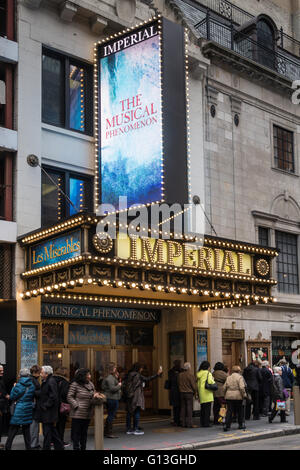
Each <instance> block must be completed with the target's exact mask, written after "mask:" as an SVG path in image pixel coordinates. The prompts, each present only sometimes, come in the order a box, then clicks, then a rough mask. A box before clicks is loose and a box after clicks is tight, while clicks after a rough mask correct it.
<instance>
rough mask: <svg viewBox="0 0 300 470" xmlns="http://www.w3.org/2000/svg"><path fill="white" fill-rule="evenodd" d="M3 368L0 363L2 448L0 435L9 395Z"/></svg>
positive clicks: (0, 447) (0, 446)
mask: <svg viewBox="0 0 300 470" xmlns="http://www.w3.org/2000/svg"><path fill="white" fill-rule="evenodd" d="M3 376H4V368H3V366H2V365H1V364H0V449H4V445H3V444H1V436H2V432H3V428H4V419H5V416H6V413H7V408H8V399H9V395H8V393H7V390H6V385H5V382H4V377H3Z"/></svg>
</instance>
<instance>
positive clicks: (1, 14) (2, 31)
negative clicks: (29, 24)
mask: <svg viewBox="0 0 300 470" xmlns="http://www.w3.org/2000/svg"><path fill="white" fill-rule="evenodd" d="M0 36H6V0H0Z"/></svg>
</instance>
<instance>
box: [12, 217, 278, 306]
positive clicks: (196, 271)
mask: <svg viewBox="0 0 300 470" xmlns="http://www.w3.org/2000/svg"><path fill="white" fill-rule="evenodd" d="M100 220H101V218H100V217H96V216H95V215H94V214H91V215H89V214H82V215H80V217H76V216H74V217H72V218H70V219H69V220H67V221H65V222H62V223H60V224H57V225H55V226H53V227H50V228H47V229H45V230H40V231H39V230H37V231H36V232H34V233H32V234H28V235H27V236H25V237H23V238H22V239H21V240H20V243H21V245H22V246H23V247H24V249H25V250H26V253H27V255H26V259H27V264H26V270H25V271H24V272H23V274H22V279H23V280H24V292H23V293H22V295H21V297H22V298H23V299H24V300H26V299H30V298H32V297H37V296H42V297H43V301H44V302H46V303H47V302H48V303H49V302H52V301H58V302H61V303H72V302H73V303H74V300H76V303H77V302H79V303H80V302H82V303H84V304H91V305H93V304H94V303H95V304H96V305H107V306H109V305H110V306H118V307H119V306H122V305H126V307H127V306H128V305H129V306H131V307H132V306H139V307H141V306H147V307H149V306H151V308H161V307H194V306H197V307H200V308H201V309H203V310H206V309H208V308H225V307H233V306H247V305H251V304H257V303H268V302H273V301H275V299H274V298H273V296H272V287H273V286H274V285H275V284H276V281H275V280H274V279H273V278H272V260H273V259H274V257H275V256H277V252H276V250H274V249H271V248H266V247H261V246H258V245H253V244H249V243H243V242H238V241H232V240H226V239H220V238H216V237H211V236H204V239H202V240H199V239H197V237H194V238H193V237H191V236H185V235H182V236H181V237H180V238H177V239H176V237H175V235H176V234H174V233H170V234H169V237H168V239H167V240H165V239H162V238H152V237H151V235H150V231H151V230H150V229H149V235H148V236H141V237H136V236H135V237H129V236H124V234H123V236H122V237H121V236H120V234H119V233H120V232H119V227H118V224H117V227H116V232H117V238H116V239H111V238H110V237H109V236H106V237H105V236H103V237H102V238H101V237H100V238H99V237H98V235H97V232H96V230H97V226H98V224H99V221H100ZM72 240H73V243H72ZM75 240H78V241H79V240H80V252H79V253H78V254H79V256H75V257H74V256H72V255H73V253H72V251H73V249H74V250H75V253H76V247H77V245H75ZM77 243H78V242H77ZM56 245H58V246H59V248H57V250H58V253H59V254H62V253H63V252H64V251H66V252H67V251H70V253H66V255H62V256H63V258H64V259H62V258H61V256H56V257H55V258H53V259H51V256H49V257H47V256H46V257H45V256H43V262H42V264H43V265H42V266H40V265H39V264H32V259H33V258H32V256H33V254H34V253H35V254H34V256H35V258H34V259H36V260H37V259H38V258H37V256H39V255H38V252H41V253H42V254H43V255H44V254H45V253H50V251H49V250H50V249H51V247H52V253H56V251H55V250H56V248H55V246H56ZM49 247H50V248H49ZM72 247H73V248H72ZM77 248H78V249H79V246H78V247H77ZM41 253H40V254H41ZM65 256H67V258H65ZM53 260H56V262H55V263H54V262H53ZM93 312H94V314H96V313H97V312H98V311H97V309H96V310H93ZM98 313H99V312H98Z"/></svg>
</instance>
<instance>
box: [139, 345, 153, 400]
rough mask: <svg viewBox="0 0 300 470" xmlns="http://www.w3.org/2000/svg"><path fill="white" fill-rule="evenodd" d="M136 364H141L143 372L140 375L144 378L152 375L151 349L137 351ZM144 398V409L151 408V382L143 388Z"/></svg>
mask: <svg viewBox="0 0 300 470" xmlns="http://www.w3.org/2000/svg"><path fill="white" fill-rule="evenodd" d="M138 362H139V363H140V364H143V366H144V370H143V372H142V374H143V375H144V376H145V377H148V376H151V375H153V361H152V349H151V350H146V349H138ZM144 396H145V409H152V408H153V382H149V383H147V384H146V385H145V388H144Z"/></svg>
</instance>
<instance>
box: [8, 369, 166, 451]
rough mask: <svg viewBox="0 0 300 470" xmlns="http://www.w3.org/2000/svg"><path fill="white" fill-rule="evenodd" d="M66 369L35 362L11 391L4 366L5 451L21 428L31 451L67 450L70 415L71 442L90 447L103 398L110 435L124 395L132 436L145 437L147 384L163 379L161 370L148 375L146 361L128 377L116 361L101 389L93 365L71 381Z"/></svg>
mask: <svg viewBox="0 0 300 470" xmlns="http://www.w3.org/2000/svg"><path fill="white" fill-rule="evenodd" d="M67 372H68V371H67V369H66V368H65V367H60V368H57V369H56V370H55V372H53V369H52V367H51V366H47V365H45V366H42V367H40V366H38V365H34V366H33V367H31V369H30V370H29V369H21V370H20V372H19V377H18V382H17V383H15V384H14V386H13V388H12V390H11V391H10V393H8V391H7V389H6V385H5V380H4V377H3V374H4V368H3V366H1V365H0V449H5V450H11V448H12V444H13V441H14V438H15V436H16V435H17V433H18V431H19V430H20V428H21V429H22V434H23V437H24V444H25V449H26V450H38V449H43V450H50V449H51V447H54V449H55V450H64V448H65V447H67V446H69V445H70V444H69V443H68V442H65V441H64V434H65V426H66V422H67V418H68V416H69V417H70V419H71V441H72V444H73V449H74V450H86V445H87V436H88V428H89V425H90V422H91V419H92V416H93V411H94V405H95V403H97V400H99V399H100V400H101V401H103V402H105V403H106V408H107V418H106V421H105V425H104V436H105V437H107V438H114V437H117V436H115V435H114V434H113V420H114V418H115V415H116V412H117V410H118V407H119V401H120V400H121V399H123V400H124V401H125V403H126V410H127V420H126V424H127V430H126V432H127V434H135V435H142V434H144V432H143V430H142V429H141V428H140V426H139V421H140V412H141V410H143V409H144V408H145V398H144V386H145V384H146V383H147V382H150V381H151V380H153V379H155V378H156V377H160V376H161V375H162V369H161V368H160V369H159V370H158V372H157V374H155V375H153V376H150V377H145V376H144V375H143V365H142V364H139V363H135V364H133V366H132V369H131V370H130V371H129V372H128V374H127V375H126V377H124V378H123V380H122V379H121V376H120V374H119V372H118V370H117V367H116V365H115V364H114V363H110V364H108V366H107V368H106V373H105V375H104V377H103V378H102V380H101V391H100V392H98V391H96V388H95V385H94V384H93V382H92V381H91V373H90V370H89V369H85V368H80V369H78V370H77V371H76V373H75V375H74V378H73V379H72V381H70V380H69V379H68V373H67ZM8 414H9V415H10V420H9V428H8V436H7V439H6V442H5V445H4V444H1V437H2V433H3V428H4V421H5V417H6V416H7V415H8ZM40 424H41V425H42V430H43V438H44V439H43V445H42V446H40V443H39V426H40Z"/></svg>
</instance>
